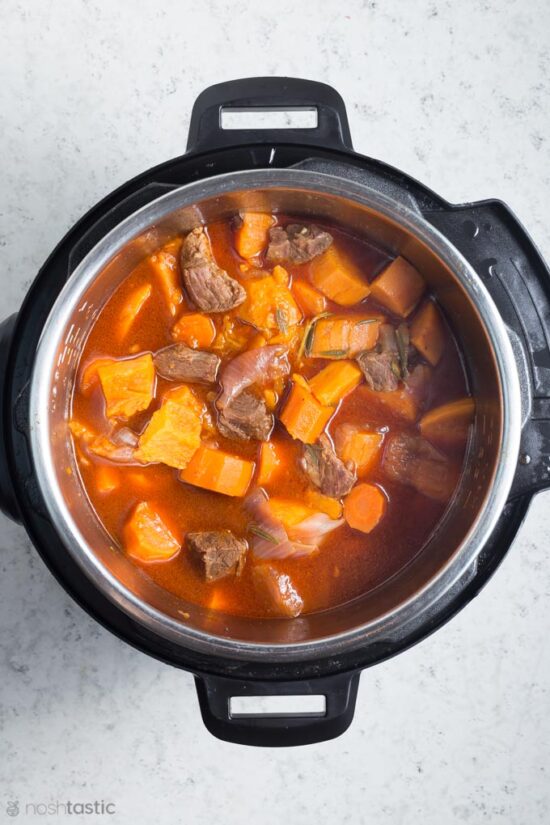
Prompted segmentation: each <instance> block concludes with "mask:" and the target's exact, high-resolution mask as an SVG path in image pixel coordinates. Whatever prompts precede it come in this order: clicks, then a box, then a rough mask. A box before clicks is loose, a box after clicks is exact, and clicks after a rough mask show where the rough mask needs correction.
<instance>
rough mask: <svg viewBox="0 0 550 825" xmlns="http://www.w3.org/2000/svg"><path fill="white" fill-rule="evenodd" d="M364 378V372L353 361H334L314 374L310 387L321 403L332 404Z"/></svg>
mask: <svg viewBox="0 0 550 825" xmlns="http://www.w3.org/2000/svg"><path fill="white" fill-rule="evenodd" d="M362 378H363V373H362V372H361V370H360V369H359V367H358V366H357V364H355V363H354V362H353V361H334V362H333V363H332V364H329V365H328V367H325V368H324V369H322V370H321V371H320V372H318V373H317V375H314V376H313V378H312V379H311V380H310V382H309V387H310V389H311V392H312V393H313V395H314V396H315V397H316V398H317V400H318V401H320V402H321V404H324V405H325V406H331V405H334V404H336V403H338V401H340V400H341V399H342V398H344V397H345V396H346V395H348V394H349V393H350V392H352V391H353V390H354V389H355V387H357V386H358V385H359V384H360V383H361V381H362Z"/></svg>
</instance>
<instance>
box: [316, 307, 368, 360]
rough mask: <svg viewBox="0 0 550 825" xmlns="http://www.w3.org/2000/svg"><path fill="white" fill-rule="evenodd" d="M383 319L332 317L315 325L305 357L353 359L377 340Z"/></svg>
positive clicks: (320, 319)
mask: <svg viewBox="0 0 550 825" xmlns="http://www.w3.org/2000/svg"><path fill="white" fill-rule="evenodd" d="M379 329H380V317H377V318H373V317H354V316H347V317H346V316H337V315H329V316H327V317H326V318H319V319H318V320H317V321H315V324H314V327H313V331H312V333H311V336H310V340H309V346H308V351H307V353H306V355H308V356H309V357H311V358H333V359H338V358H353V356H354V355H357V353H359V352H363V350H368V349H372V348H373V347H374V345H375V344H376V342H377V340H378V331H379Z"/></svg>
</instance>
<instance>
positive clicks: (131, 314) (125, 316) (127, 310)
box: [117, 283, 153, 341]
mask: <svg viewBox="0 0 550 825" xmlns="http://www.w3.org/2000/svg"><path fill="white" fill-rule="evenodd" d="M152 292H153V287H152V286H151V284H148V283H147V284H142V285H141V286H138V287H136V288H135V289H134V290H133V291H132V292H131V293H130V295H129V296H128V298H127V299H126V303H125V304H124V306H123V308H122V310H121V312H120V315H119V318H118V329H117V333H118V338H119V340H120V341H122V340H124V338H126V336H127V335H128V333H129V332H130V329H131V328H132V326H133V324H134V321H135V320H136V318H137V316H138V315H139V313H140V312H141V310H142V309H143V306H144V304H145V303H146V302H147V301H148V300H149V298H150V297H151V293H152Z"/></svg>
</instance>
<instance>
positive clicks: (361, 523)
mask: <svg viewBox="0 0 550 825" xmlns="http://www.w3.org/2000/svg"><path fill="white" fill-rule="evenodd" d="M386 506H387V499H386V496H385V495H384V493H383V492H382V490H381V489H380V487H376V486H375V485H374V484H356V485H355V487H354V488H353V490H352V491H351V492H350V493H348V495H347V496H346V498H345V500H344V518H345V520H346V521H347V523H348V524H349V526H350V527H351V528H353V530H361V532H362V533H370V532H371V531H372V530H374V528H375V527H376V525H377V524H378V523H379V522H380V520H381V518H382V516H383V515H384V513H385V510H386Z"/></svg>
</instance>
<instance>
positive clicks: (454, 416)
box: [419, 398, 475, 448]
mask: <svg viewBox="0 0 550 825" xmlns="http://www.w3.org/2000/svg"><path fill="white" fill-rule="evenodd" d="M474 414H475V402H474V399H473V398H459V399H458V401H450V402H449V403H448V404H442V405H441V406H440V407H435V408H434V409H433V410H430V411H429V412H427V413H426V414H425V415H424V416H422V418H421V419H420V424H419V426H420V432H421V433H422V435H423V436H424V438H427V439H428V441H431V442H432V443H433V444H435V445H436V446H438V447H444V448H445V447H447V448H458V447H464V445H465V444H466V440H467V438H468V431H469V429H470V425H471V424H472V422H473V420H474Z"/></svg>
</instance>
